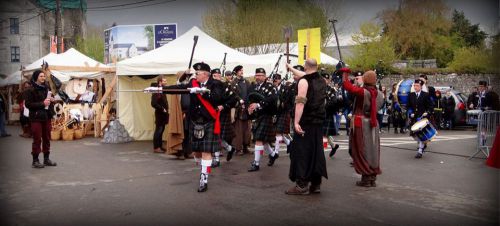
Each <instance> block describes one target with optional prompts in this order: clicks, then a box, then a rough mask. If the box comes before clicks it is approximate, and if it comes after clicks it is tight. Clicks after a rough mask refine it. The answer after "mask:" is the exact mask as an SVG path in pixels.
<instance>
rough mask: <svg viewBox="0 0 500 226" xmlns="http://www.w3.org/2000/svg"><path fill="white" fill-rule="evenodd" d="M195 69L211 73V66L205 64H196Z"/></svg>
mask: <svg viewBox="0 0 500 226" xmlns="http://www.w3.org/2000/svg"><path fill="white" fill-rule="evenodd" d="M193 68H194V70H197V71H206V72H210V66H208V64H205V63H203V62H200V63H196V64H194V65H193Z"/></svg>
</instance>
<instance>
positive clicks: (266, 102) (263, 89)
mask: <svg viewBox="0 0 500 226" xmlns="http://www.w3.org/2000/svg"><path fill="white" fill-rule="evenodd" d="M248 91H249V94H248V95H250V94H251V93H259V94H261V95H262V96H263V97H264V98H263V99H262V100H260V101H258V102H257V103H258V104H259V105H260V109H256V110H255V113H253V114H257V115H262V114H266V115H275V114H276V112H277V110H278V109H277V108H278V95H277V94H276V89H274V86H273V84H271V83H269V82H264V83H263V84H262V85H260V86H259V84H257V83H252V85H250V88H249V89H248ZM249 102H253V101H251V100H249ZM249 105H250V104H249Z"/></svg>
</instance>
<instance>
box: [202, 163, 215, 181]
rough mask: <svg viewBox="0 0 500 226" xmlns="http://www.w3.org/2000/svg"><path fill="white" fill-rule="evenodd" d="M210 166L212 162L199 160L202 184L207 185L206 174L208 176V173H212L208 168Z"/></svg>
mask: <svg viewBox="0 0 500 226" xmlns="http://www.w3.org/2000/svg"><path fill="white" fill-rule="evenodd" d="M211 165H212V160H205V159H202V160H201V174H202V177H204V178H202V179H203V182H204V183H208V174H210V172H211V171H212V169H211V168H210V166H211Z"/></svg>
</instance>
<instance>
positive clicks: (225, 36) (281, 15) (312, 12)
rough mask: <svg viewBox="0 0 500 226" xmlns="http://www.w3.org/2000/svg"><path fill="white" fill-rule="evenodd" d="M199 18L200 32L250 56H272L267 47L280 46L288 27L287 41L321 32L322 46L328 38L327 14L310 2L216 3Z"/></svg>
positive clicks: (260, 0)
mask: <svg viewBox="0 0 500 226" xmlns="http://www.w3.org/2000/svg"><path fill="white" fill-rule="evenodd" d="M211 6H212V7H211V8H209V9H208V10H207V12H206V14H205V15H204V16H203V27H204V30H205V31H206V32H207V33H208V34H210V35H211V36H212V37H214V38H215V39H217V40H219V41H221V42H223V43H224V44H226V45H228V46H231V47H234V48H238V47H248V46H257V47H255V48H254V49H249V50H245V51H246V52H247V53H250V54H261V53H269V52H273V51H274V50H275V49H276V47H275V46H273V45H271V44H275V43H283V42H284V35H283V28H284V27H285V26H292V28H293V31H294V32H293V35H292V37H291V41H292V42H295V41H297V33H296V31H297V30H299V29H304V28H313V27H320V28H321V39H322V43H326V41H327V40H328V39H329V36H330V35H331V33H332V32H331V29H332V28H331V25H330V24H329V22H328V18H327V15H326V13H327V11H326V10H324V8H321V7H320V6H319V3H316V2H315V1H312V0H295V1H287V0H238V1H235V0H218V1H214V2H212V4H211Z"/></svg>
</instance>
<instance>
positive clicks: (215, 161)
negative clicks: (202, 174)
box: [212, 159, 220, 168]
mask: <svg viewBox="0 0 500 226" xmlns="http://www.w3.org/2000/svg"><path fill="white" fill-rule="evenodd" d="M219 166H220V161H217V160H215V159H214V160H212V168H217V167H219Z"/></svg>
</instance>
